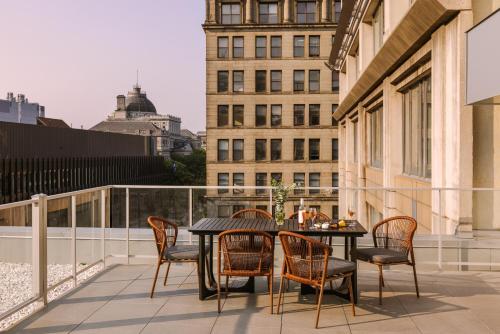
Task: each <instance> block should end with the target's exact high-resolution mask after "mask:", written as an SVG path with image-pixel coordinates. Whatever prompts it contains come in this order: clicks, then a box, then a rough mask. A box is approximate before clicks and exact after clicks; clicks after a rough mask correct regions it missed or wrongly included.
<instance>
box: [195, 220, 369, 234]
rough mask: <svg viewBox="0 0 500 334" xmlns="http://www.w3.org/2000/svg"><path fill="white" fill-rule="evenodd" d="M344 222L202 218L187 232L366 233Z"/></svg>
mask: <svg viewBox="0 0 500 334" xmlns="http://www.w3.org/2000/svg"><path fill="white" fill-rule="evenodd" d="M334 221H335V220H334ZM345 222H346V223H347V224H348V226H346V227H338V228H329V229H321V228H320V229H317V228H315V227H314V226H312V225H311V223H309V222H308V223H306V224H303V225H299V223H298V221H297V220H296V219H285V223H284V224H283V225H281V226H279V225H277V224H276V223H275V222H274V220H267V219H259V218H258V219H248V218H202V219H200V220H199V221H198V222H197V223H196V224H194V225H193V226H192V227H191V228H190V229H189V232H191V233H193V234H195V235H201V234H202V235H216V234H219V233H222V232H224V231H226V230H232V229H253V230H258V231H264V232H267V233H269V234H271V235H278V232H280V231H290V232H295V233H300V234H303V235H310V236H346V237H361V236H363V235H364V234H366V233H368V232H367V231H366V230H365V228H364V227H363V226H361V224H360V223H359V222H358V221H356V220H345Z"/></svg>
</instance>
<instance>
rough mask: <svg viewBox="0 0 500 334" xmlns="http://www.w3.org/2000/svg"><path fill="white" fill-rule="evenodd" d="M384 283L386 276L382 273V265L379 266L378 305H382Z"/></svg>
mask: <svg viewBox="0 0 500 334" xmlns="http://www.w3.org/2000/svg"><path fill="white" fill-rule="evenodd" d="M383 282H384V276H383V273H382V265H378V303H379V305H382V285H383Z"/></svg>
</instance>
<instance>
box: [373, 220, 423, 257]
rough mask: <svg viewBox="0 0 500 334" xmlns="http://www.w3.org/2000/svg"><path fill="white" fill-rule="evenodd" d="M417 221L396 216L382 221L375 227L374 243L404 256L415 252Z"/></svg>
mask: <svg viewBox="0 0 500 334" xmlns="http://www.w3.org/2000/svg"><path fill="white" fill-rule="evenodd" d="M416 230H417V221H416V220H415V219H413V218H412V217H407V216H396V217H390V218H387V219H384V220H382V221H381V222H379V223H378V224H377V225H375V226H374V227H373V232H372V233H373V243H374V244H375V247H378V248H388V249H391V250H395V251H398V252H401V253H404V254H408V252H409V251H412V250H413V236H414V235H415V231H416Z"/></svg>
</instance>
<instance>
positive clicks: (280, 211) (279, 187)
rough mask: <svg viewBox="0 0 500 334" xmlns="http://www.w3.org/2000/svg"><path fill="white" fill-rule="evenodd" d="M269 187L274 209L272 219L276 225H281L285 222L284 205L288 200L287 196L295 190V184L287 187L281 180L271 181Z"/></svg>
mask: <svg viewBox="0 0 500 334" xmlns="http://www.w3.org/2000/svg"><path fill="white" fill-rule="evenodd" d="M271 185H272V186H273V188H274V189H273V199H274V203H275V209H274V219H275V220H276V224H278V225H283V224H284V222H285V203H286V201H287V199H288V194H289V193H290V191H292V190H293V189H295V186H296V185H295V183H292V184H291V185H289V186H285V185H284V184H283V182H281V180H275V179H272V180H271Z"/></svg>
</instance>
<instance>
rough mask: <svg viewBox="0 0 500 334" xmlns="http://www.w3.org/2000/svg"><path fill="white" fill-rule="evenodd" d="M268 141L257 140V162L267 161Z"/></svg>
mask: <svg viewBox="0 0 500 334" xmlns="http://www.w3.org/2000/svg"><path fill="white" fill-rule="evenodd" d="M266 146H267V140H266V139H255V161H263V160H266V157H267V152H266V151H267V150H266V148H267V147H266Z"/></svg>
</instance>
